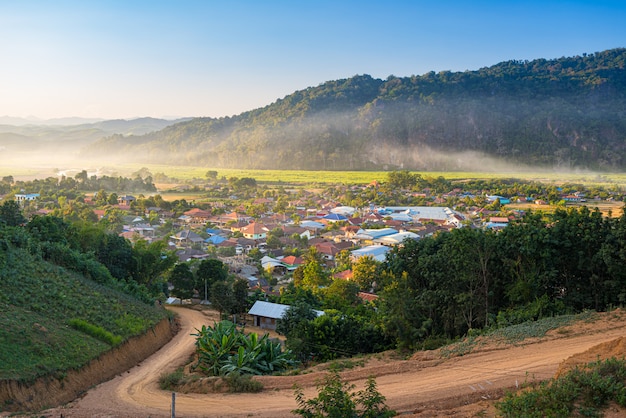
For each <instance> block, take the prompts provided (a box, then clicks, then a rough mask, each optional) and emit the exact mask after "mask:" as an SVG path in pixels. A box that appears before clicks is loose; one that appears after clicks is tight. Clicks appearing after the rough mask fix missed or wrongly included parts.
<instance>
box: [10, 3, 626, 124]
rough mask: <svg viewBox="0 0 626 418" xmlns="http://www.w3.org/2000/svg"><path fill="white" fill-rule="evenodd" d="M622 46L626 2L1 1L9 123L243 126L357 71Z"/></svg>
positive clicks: (459, 66)
mask: <svg viewBox="0 0 626 418" xmlns="http://www.w3.org/2000/svg"><path fill="white" fill-rule="evenodd" d="M619 47H626V1H606V0H588V1H587V0H585V1H583V0H578V1H577V0H571V1H555V0H540V1H536V0H525V1H518V0H497V1H491V0H489V1H487V0H472V1H469V0H463V1H462V0H449V1H446V0H441V1H433V0H429V1H422V0H413V1H410V0H405V1H400V0H385V1H368V0H359V1H353V0H332V1H326V0H315V1H309V0H219V1H217V0H199V1H190V0H169V1H160V0H150V1H144V0H136V1H133V0H123V1H117V0H80V1H76V0H72V1H64V0H55V1H50V0H20V1H15V0H0V57H1V60H0V116H12V117H38V118H42V119H50V118H61V117H85V118H104V119H131V118H136V117H146V116H150V117H158V118H176V117H222V116H231V115H235V114H239V113H242V112H245V111H248V110H253V109H256V108H259V107H263V106H266V105H269V104H271V103H273V102H275V101H276V100H277V99H280V98H283V97H285V96H287V95H289V94H291V93H293V92H295V91H297V90H302V89H306V88H307V87H312V86H317V85H320V84H322V83H324V82H326V81H329V80H336V79H344V78H349V77H352V76H354V75H357V74H369V75H371V76H373V77H376V78H381V79H386V78H387V77H388V76H390V75H394V76H397V77H405V76H411V75H422V74H425V73H427V72H429V71H436V72H438V71H444V70H449V71H466V70H477V69H479V68H482V67H488V66H491V65H495V64H497V63H499V62H502V61H507V60H512V59H515V60H532V59H536V58H546V59H551V58H560V57H565V56H575V55H582V54H583V53H593V52H598V51H603V50H606V49H612V48H619Z"/></svg>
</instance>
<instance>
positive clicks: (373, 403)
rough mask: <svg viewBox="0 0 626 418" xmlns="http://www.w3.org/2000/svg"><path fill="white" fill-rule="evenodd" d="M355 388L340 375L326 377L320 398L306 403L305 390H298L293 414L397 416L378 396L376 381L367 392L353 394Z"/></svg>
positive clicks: (314, 416)
mask: <svg viewBox="0 0 626 418" xmlns="http://www.w3.org/2000/svg"><path fill="white" fill-rule="evenodd" d="M353 389H354V385H351V384H348V383H346V382H343V381H342V380H341V377H340V376H339V374H338V373H331V374H328V375H326V376H325V377H324V378H323V379H322V380H319V381H318V382H317V391H318V396H317V397H315V398H312V399H306V398H305V397H304V393H303V391H302V389H301V388H300V387H298V386H294V394H295V397H296V402H297V403H298V408H297V409H295V410H293V411H291V412H292V413H294V414H296V415H299V416H302V417H305V418H323V417H328V418H350V417H353V418H375V417H376V418H386V417H393V416H396V412H395V411H393V410H390V409H389V408H388V407H387V406H386V405H385V397H384V396H383V395H381V394H380V392H378V389H377V388H376V381H375V380H374V378H373V377H370V378H368V379H367V383H366V387H365V389H363V390H361V391H358V392H351V391H353Z"/></svg>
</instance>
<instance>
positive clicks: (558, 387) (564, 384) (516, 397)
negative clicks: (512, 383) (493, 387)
mask: <svg viewBox="0 0 626 418" xmlns="http://www.w3.org/2000/svg"><path fill="white" fill-rule="evenodd" d="M610 402H615V403H616V404H618V405H619V406H621V407H622V408H626V361H625V360H624V359H623V358H622V359H616V358H611V359H607V360H604V361H600V360H598V361H596V362H593V363H589V364H587V365H585V366H583V367H580V368H576V369H574V370H571V371H570V372H568V373H567V374H565V375H564V376H562V377H559V378H558V379H552V380H550V381H547V382H542V383H540V384H539V385H538V386H536V387H534V388H532V389H530V390H526V391H523V392H521V393H510V394H508V395H507V396H506V397H505V398H504V399H503V400H502V401H500V402H498V403H497V404H496V407H497V409H498V410H499V411H500V413H501V415H502V416H503V417H521V416H523V417H531V418H532V417H569V416H585V417H599V416H602V410H603V409H604V408H606V407H607V406H608V404H609V403H610Z"/></svg>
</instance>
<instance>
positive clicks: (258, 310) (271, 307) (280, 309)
mask: <svg viewBox="0 0 626 418" xmlns="http://www.w3.org/2000/svg"><path fill="white" fill-rule="evenodd" d="M289 308H290V306H289V305H283V304H280V303H272V302H264V301H262V300H257V301H256V302H254V305H252V308H250V311H248V313H249V314H250V315H257V316H263V317H265V318H274V319H280V318H282V316H283V315H284V314H285V312H286V311H287V309H289ZM315 312H316V313H317V316H320V315H323V314H324V312H323V311H317V310H316V311H315Z"/></svg>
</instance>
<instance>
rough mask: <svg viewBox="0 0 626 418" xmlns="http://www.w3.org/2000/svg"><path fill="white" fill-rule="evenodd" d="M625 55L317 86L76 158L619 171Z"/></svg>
mask: <svg viewBox="0 0 626 418" xmlns="http://www.w3.org/2000/svg"><path fill="white" fill-rule="evenodd" d="M625 63H626V49H624V48H620V49H612V50H607V51H603V52H596V53H593V54H583V55H582V56H575V57H563V58H558V59H550V60H548V59H536V60H532V61H506V62H502V63H499V64H497V65H494V66H491V67H485V68H481V69H478V70H475V71H464V72H450V71H442V72H439V73H435V72H429V73H426V74H424V75H421V76H415V75H414V76H410V77H395V76H390V77H388V78H387V79H386V80H380V79H375V78H372V77H371V76H369V75H357V76H354V77H351V78H348V79H342V80H335V81H329V82H326V83H323V84H321V85H319V86H317V87H310V88H307V89H304V90H301V91H296V92H295V93H293V94H290V95H288V96H286V97H285V98H283V99H280V100H277V101H276V102H274V103H272V104H270V105H268V106H266V107H263V108H260V109H256V110H252V111H249V112H245V113H242V114H240V115H237V116H234V117H224V118H219V119H214V118H196V119H192V120H189V121H184V122H181V123H176V124H173V125H171V126H168V127H166V128H164V129H163V130H160V131H157V132H151V133H147V134H144V135H122V134H115V135H111V136H108V137H106V138H103V139H100V140H98V141H95V142H94V143H93V144H91V145H90V146H88V147H87V148H85V149H84V150H83V155H89V156H93V155H106V156H107V158H108V159H111V158H122V157H124V156H129V157H132V160H133V161H136V162H146V163H170V164H177V165H180V164H194V165H206V166H209V167H237V168H284V169H385V168H406V169H417V170H437V169H445V170H451V169H481V170H489V169H502V168H505V169H506V168H509V169H510V168H512V167H513V166H514V165H516V166H518V165H525V166H530V165H533V166H535V167H537V166H540V167H548V168H559V169H573V168H581V169H582V168H584V169H601V170H621V169H623V168H625V167H626V142H625V141H624V139H625V138H626V118H625V116H626V70H625Z"/></svg>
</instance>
